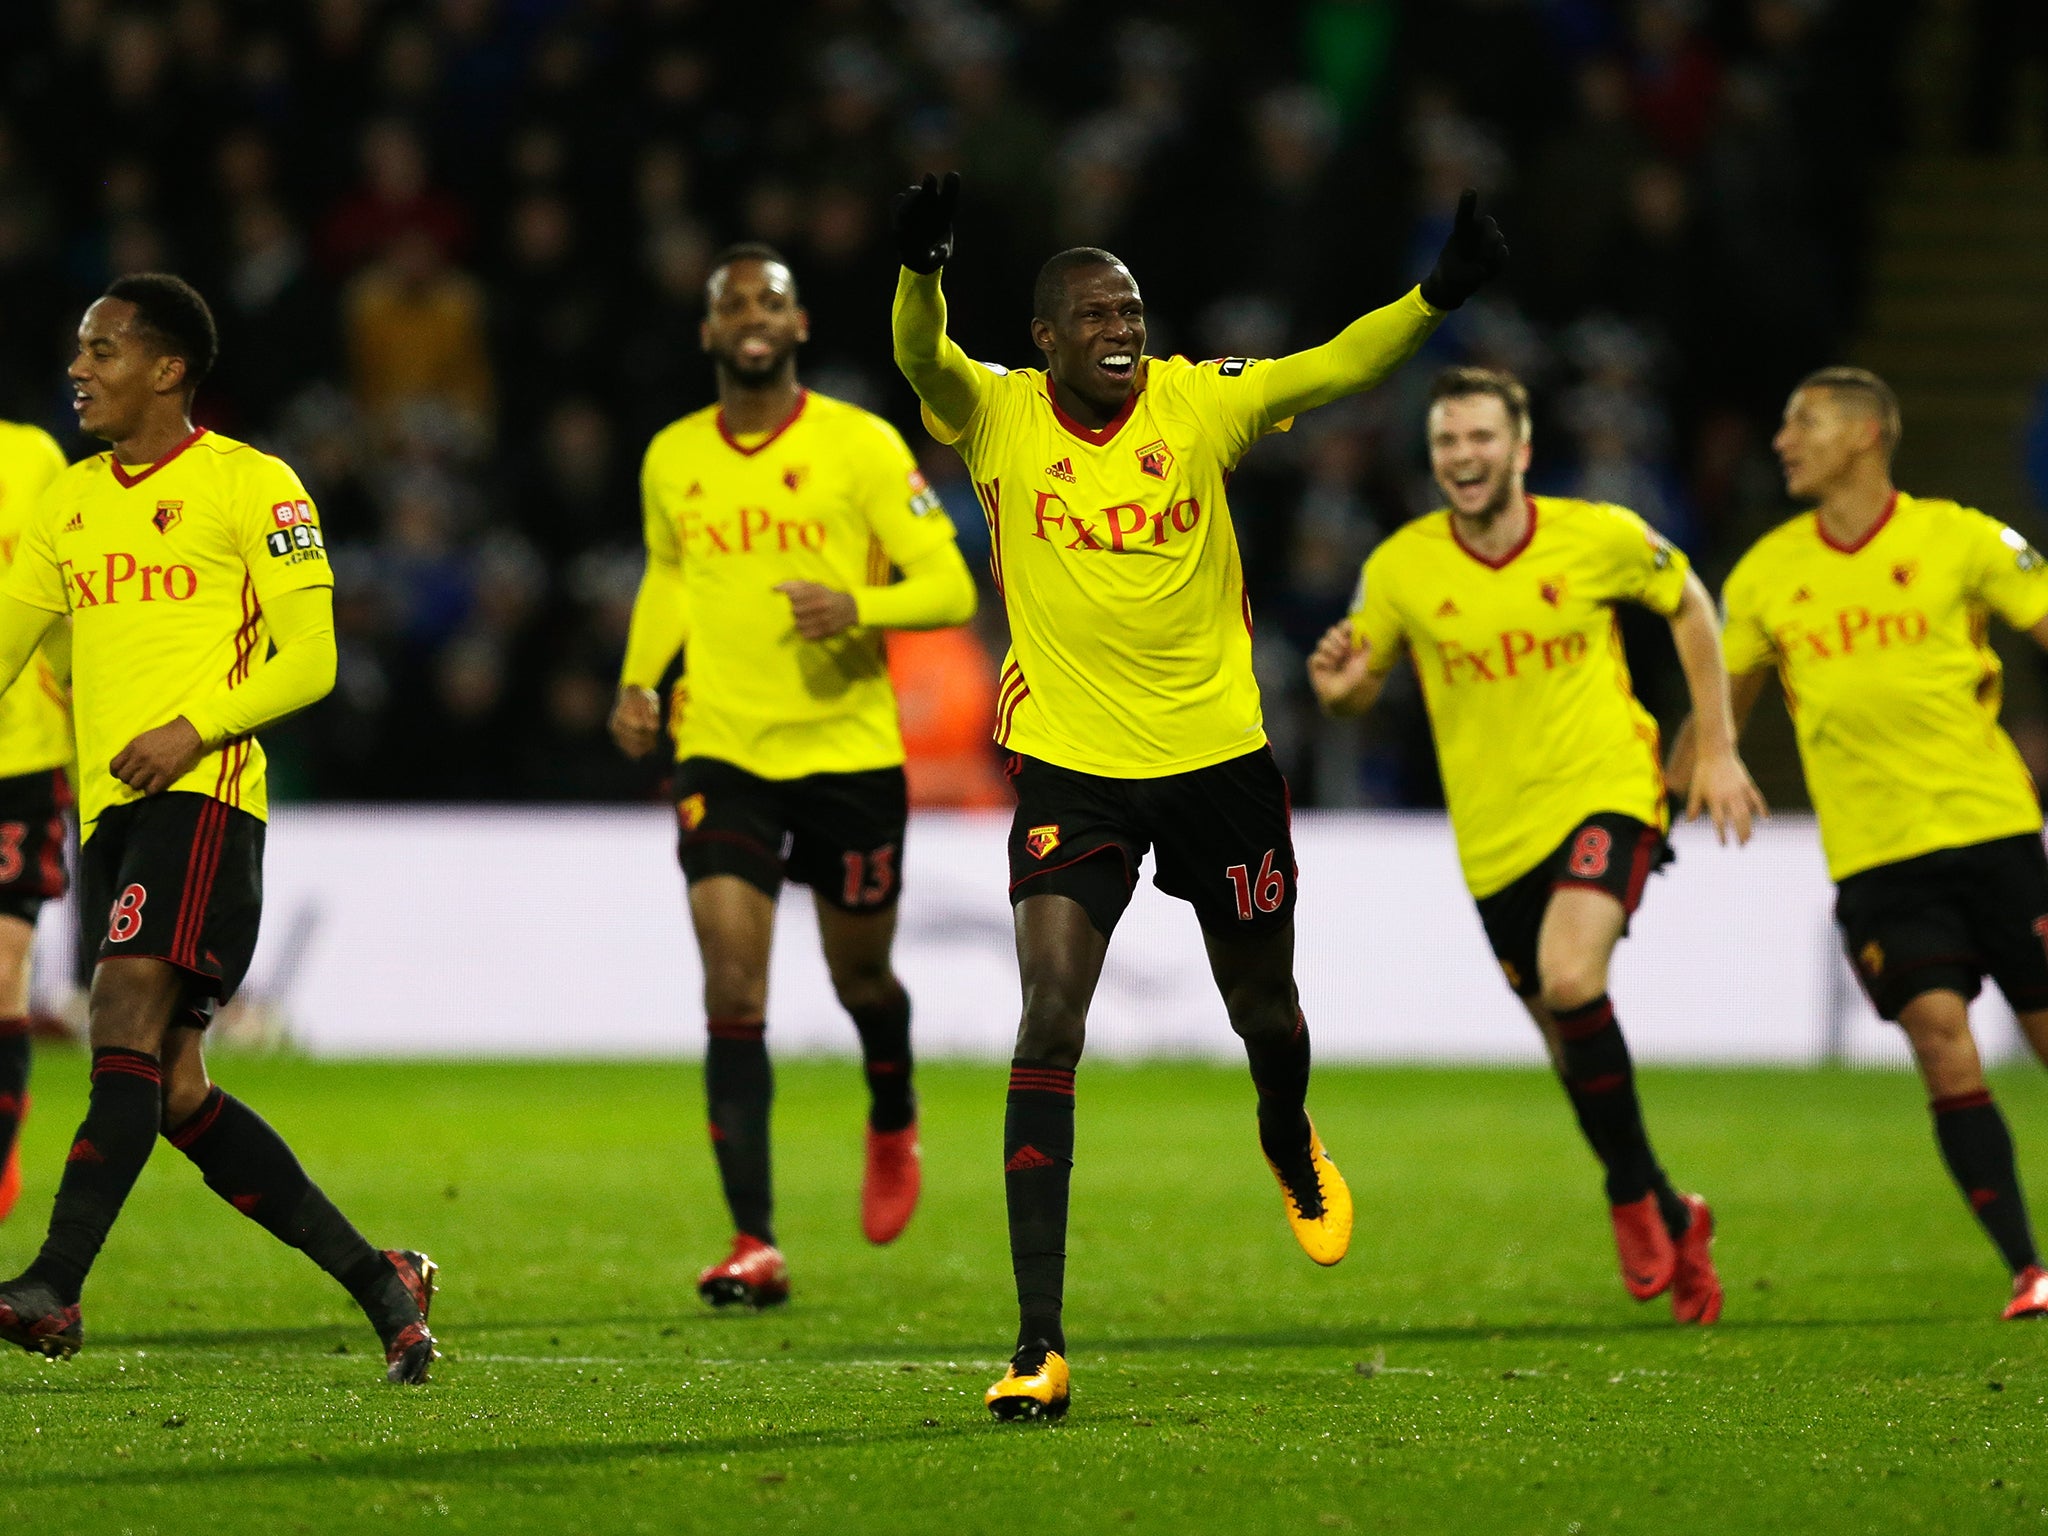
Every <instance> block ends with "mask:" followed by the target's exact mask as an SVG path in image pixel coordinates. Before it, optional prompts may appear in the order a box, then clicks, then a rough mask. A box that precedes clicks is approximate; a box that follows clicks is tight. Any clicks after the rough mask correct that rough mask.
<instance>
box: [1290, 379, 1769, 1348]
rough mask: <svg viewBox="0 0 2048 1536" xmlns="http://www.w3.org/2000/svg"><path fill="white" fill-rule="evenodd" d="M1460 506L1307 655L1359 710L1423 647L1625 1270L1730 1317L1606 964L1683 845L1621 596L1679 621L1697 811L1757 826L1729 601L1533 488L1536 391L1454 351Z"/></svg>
mask: <svg viewBox="0 0 2048 1536" xmlns="http://www.w3.org/2000/svg"><path fill="white" fill-rule="evenodd" d="M1428 443H1429V458H1430V468H1431V470H1432V472H1433V473H1434V475H1435V477H1436V483H1437V487H1438V489H1440V490H1441V491H1442V492H1443V496H1444V500H1445V502H1446V506H1445V508H1444V509H1443V510H1441V511H1438V512H1433V513H1431V514H1429V515H1428V516H1426V517H1422V518H1418V519H1417V520H1416V521H1414V522H1412V523H1410V524H1408V525H1407V526H1406V527H1404V528H1402V529H1401V530H1400V531H1399V532H1397V533H1395V534H1394V535H1393V536H1392V537H1390V538H1388V539H1387V540H1386V542H1385V543H1383V544H1381V545H1380V546H1379V548H1377V549H1376V550H1374V551H1373V553H1372V556H1371V558H1369V559H1368V560H1367V561H1366V563H1365V570H1364V573H1363V576H1362V577H1361V580H1360V583H1359V595H1358V599H1357V604H1356V607H1355V608H1354V611H1353V612H1352V614H1351V616H1350V617H1349V618H1348V619H1345V620H1344V621H1342V622H1340V623H1339V624H1337V625H1336V626H1334V627H1333V628H1332V629H1331V630H1330V632H1329V633H1328V634H1326V635H1325V636H1324V637H1323V639H1322V641H1321V643H1320V644H1319V645H1318V646H1317V647H1316V650H1315V653H1314V654H1313V655H1312V656H1311V657H1310V658H1309V681H1310V683H1311V685H1312V686H1313V687H1314V689H1315V692H1316V696H1317V698H1318V699H1319V700H1320V702H1321V703H1322V706H1323V708H1324V709H1325V710H1327V711H1329V712H1330V713H1332V714H1362V713H1364V712H1365V711H1366V710H1369V709H1370V708H1371V707H1372V705H1373V702H1374V701H1375V700H1376V699H1377V698H1378V697H1379V695H1380V691H1381V689H1382V688H1383V687H1384V686H1385V683H1386V679H1387V675H1388V674H1389V673H1390V672H1391V671H1392V670H1393V668H1394V666H1395V664H1396V663H1397V662H1398V661H1399V660H1400V658H1401V657H1402V655H1403V654H1407V655H1410V656H1412V657H1413V658H1414V662H1415V670H1416V675H1417V676H1418V678H1419V679H1420V680H1421V684H1422V695H1423V699H1424V700H1425V702H1426V704H1427V706H1428V710H1429V722H1430V728H1431V730H1432V732H1433V733H1434V735H1435V737H1436V746H1437V758H1438V761H1439V763H1440V764H1441V765H1442V772H1443V781H1444V799H1445V802H1446V804H1447V805H1448V806H1449V807H1450V815H1451V827H1452V830H1453V833H1454V835H1455V836H1456V838H1457V844H1458V857H1459V861H1460V863H1461V865H1462V866H1463V869H1464V874H1465V882H1466V885H1467V886H1468V887H1469V888H1470V890H1471V892H1472V896H1473V899H1474V900H1475V901H1476V902H1477V903H1478V906H1479V916H1480V921H1481V923H1482V924H1483V926H1484V927H1485V930H1486V937H1487V941H1488V942H1489V943H1490V944H1491V945H1492V948H1493V953H1494V957H1495V958H1496V959H1497V960H1498V961H1499V962H1500V968H1501V972H1502V974H1503V975H1504V976H1506V978H1507V982H1508V985H1509V986H1510V987H1512V988H1513V989H1514V992H1515V995H1516V996H1517V997H1519V998H1520V999H1521V1000H1522V1003H1523V1005H1524V1006H1525V1007H1526V1008H1527V1009H1528V1011H1529V1015H1530V1017H1531V1018H1532V1019H1534V1020H1535V1022H1536V1027H1537V1028H1538V1029H1539V1030H1541V1031H1542V1033H1543V1038H1544V1041H1545V1043H1546V1045H1547V1046H1548V1048H1549V1051H1550V1057H1551V1061H1552V1063H1553V1064H1554V1065H1555V1066H1556V1068H1557V1073H1558V1076H1559V1077H1560V1078H1561V1079H1562V1080H1563V1082H1564V1089H1565V1093H1566V1094H1567V1096H1568V1097H1569V1098H1570V1100H1571V1105H1572V1110H1573V1112H1574V1114H1576V1115H1577V1117H1578V1121H1579V1127H1580V1129H1581V1130H1582V1131H1583V1132H1584V1133H1585V1137H1586V1141H1587V1143H1588V1144H1589V1145H1590V1146H1591V1147H1592V1149H1593V1153H1594V1155H1595V1156H1596V1157H1598V1158H1599V1160H1600V1163H1601V1166H1602V1168H1603V1169H1604V1170H1605V1176H1606V1196H1607V1204H1608V1207H1609V1213H1610V1216H1611V1218H1612V1222H1613V1227H1614V1240H1615V1246H1616V1248H1617V1249H1618V1250H1619V1256H1620V1261H1621V1274H1622V1281H1623V1283H1624V1284H1625V1285H1626V1286H1627V1288H1628V1292H1629V1294H1630V1295H1631V1296H1634V1297H1635V1298H1636V1299H1637V1300H1638V1301H1647V1300H1649V1299H1650V1298H1652V1297H1655V1296H1661V1295H1663V1294H1665V1293H1666V1292H1669V1293H1670V1296H1671V1311H1672V1315H1673V1316H1674V1317H1676V1318H1677V1319H1678V1320H1679V1321H1680V1322H1685V1323H1711V1322H1713V1321H1714V1320H1715V1319H1716V1318H1718V1317H1719V1316H1720V1313H1721V1301H1722V1291H1721V1282H1720V1279H1719V1277H1718V1276H1717V1275H1716V1274H1715V1271H1714V1265H1713V1259H1712V1254H1711V1245H1712V1242H1713V1235H1714V1219H1713V1213H1712V1212H1711V1211H1710V1210H1709V1209H1708V1206H1707V1202H1706V1201H1705V1200H1704V1199H1702V1198H1701V1197H1700V1196H1698V1195H1694V1194H1687V1195H1681V1194H1679V1193H1678V1192H1677V1191H1676V1190H1675V1189H1674V1188H1673V1187H1672V1184H1671V1181H1670V1180H1669V1179H1668V1178H1667V1177H1666V1176H1665V1173H1664V1170H1663V1167H1662V1166H1661V1164H1660V1163H1659V1162H1658V1160H1657V1157H1656V1154H1655V1153H1654V1152H1653V1151H1652V1150H1651V1147H1650V1140H1649V1135H1648V1132H1647V1131H1646V1130H1645V1129H1644V1125H1643V1112H1642V1106H1641V1104H1640V1102H1639V1101H1638V1098H1637V1095H1636V1087H1635V1074H1634V1071H1633V1068H1632V1066H1631V1064H1630V1058H1629V1051H1628V1044H1627V1042H1626V1041H1625V1040H1624V1039H1623V1037H1622V1033H1621V1026H1620V1025H1619V1023H1617V1022H1616V1019H1615V1012H1614V1004H1613V1002H1612V1001H1611V1000H1610V999H1609V997H1608V989H1607V977H1608V964H1609V961H1610V960H1611V958H1612V957H1613V953H1614V947H1615V945H1616V944H1617V943H1619V942H1620V940H1621V938H1622V936H1623V935H1624V934H1625V933H1626V932H1627V931H1628V923H1629V918H1630V917H1631V916H1632V915H1633V914H1634V912H1635V910H1636V906H1637V903H1639V902H1640V901H1641V900H1642V897H1643V889H1644V886H1645V884H1646V883H1647V882H1648V880H1649V877H1650V875H1651V874H1652V873H1654V872H1655V871H1656V870H1658V869H1660V868H1661V867H1662V866H1663V865H1665V864H1666V863H1668V862H1669V861H1670V859H1671V850H1670V847H1669V845H1668V844H1667V843H1666V841H1665V831H1666V815H1665V786H1664V778H1663V772H1662V764H1661V762H1660V754H1659V749H1658V740H1657V727H1656V724H1655V722H1654V721H1653V720H1652V719H1651V718H1650V715H1649V713H1648V711H1646V710H1645V709H1644V708H1643V707H1642V705H1641V704H1639V703H1638V702H1637V701H1636V698H1635V695H1634V693H1633V691H1632V690H1631V688H1630V685H1629V671H1628V661H1627V658H1626V657H1625V656H1624V655H1623V653H1622V646H1621V631H1620V628H1619V626H1618V625H1617V624H1616V622H1615V615H1614V606H1615V604H1617V603H1635V604H1638V605H1640V606H1642V607H1645V608H1648V609H1650V610H1651V611H1652V612H1653V613H1657V614H1661V615H1662V616H1664V617H1665V618H1667V619H1669V620H1670V621H1671V637H1672V639H1673V641H1674V642H1675V643H1676V645H1677V649H1678V658H1679V662H1680V664H1681V665H1682V666H1683V668H1684V671H1685V680H1686V686H1687V688H1688V689H1689V690H1690V691H1691V694H1692V699H1693V704H1694V708H1695V711H1696V716H1695V718H1697V719H1698V720H1699V721H1701V722H1702V726H1701V743H1702V747H1701V758H1700V765H1699V770H1698V772H1697V773H1695V774H1694V775H1693V780H1692V792H1691V797H1690V799H1689V801H1688V805H1687V811H1688V814H1697V813H1699V812H1702V811H1704V812H1705V813H1706V814H1708V815H1710V816H1711V817H1712V818H1713V822H1714V826H1715V829H1716V831H1717V833H1719V834H1720V835H1721V836H1722V837H1723V838H1726V837H1727V836H1730V835H1732V836H1734V837H1735V838H1736V839H1737V840H1738V841H1747V840H1748V838H1749V834H1750V827H1751V823H1752V820H1753V818H1754V817H1756V816H1757V815H1759V814H1761V812H1762V810H1763V801H1762V799H1761V797H1760V796H1759V795H1758V794H1757V791H1756V787H1755V786H1754V785H1753V784H1752V783H1751V782H1750V778H1749V774H1748V772H1747V771H1746V770H1745V769H1744V768H1743V766H1742V763H1741V760H1740V759H1739V758H1738V757H1737V756H1736V753H1735V729H1734V725H1733V721H1732V717H1731V715H1730V708H1729V697H1728V680H1727V677H1726V675H1725V674H1724V673H1723V672H1722V669H1721V659H1720V651H1719V641H1718V636H1717V630H1716V625H1715V621H1714V610H1713V602H1712V599H1711V598H1710V597H1709V596H1708V594H1707V590H1706V588H1705V587H1704V586H1702V585H1701V584H1700V580H1699V578H1698V577H1697V576H1695V575H1693V573H1692V570H1691V568H1690V566H1689V565H1688V564H1687V562H1686V559H1685V556H1684V555H1683V554H1681V553H1680V552H1679V551H1678V550H1677V549H1675V548H1673V547H1672V545H1671V544H1670V543H1669V542H1668V541H1666V540H1665V539H1664V538H1662V537H1661V536H1659V535H1658V534H1657V533H1656V532H1655V531H1653V530H1652V529H1651V528H1650V527H1649V525H1648V524H1646V523H1645V522H1644V521H1643V520H1642V519H1641V518H1640V517H1637V516H1636V515H1635V514H1634V513H1633V512H1630V511H1628V510H1626V509H1625V508H1622V507H1614V506H1603V505H1597V504H1594V503H1591V502H1584V501H1572V500H1567V499H1563V498H1558V497H1549V496H1531V495H1529V493H1528V491H1527V490H1526V488H1525V486H1524V483H1523V477H1524V476H1525V475H1526V473H1527V472H1528V468H1529V461H1530V456H1531V453H1532V451H1533V444H1532V442H1531V437H1530V418H1529V396H1528V392H1527V391H1526V390H1525V389H1524V388H1523V387H1522V385H1521V383H1520V381H1518V380H1517V379H1515V378H1513V377H1512V376H1511V375H1508V374H1505V373H1500V372H1494V371H1490V370H1487V369H1481V368H1454V369H1451V370H1449V371H1447V372H1445V373H1443V374H1441V375H1440V376H1439V377H1438V378H1437V380H1436V381H1435V383H1434V384H1433V385H1432V386H1431V388H1430V407H1429V424H1428Z"/></svg>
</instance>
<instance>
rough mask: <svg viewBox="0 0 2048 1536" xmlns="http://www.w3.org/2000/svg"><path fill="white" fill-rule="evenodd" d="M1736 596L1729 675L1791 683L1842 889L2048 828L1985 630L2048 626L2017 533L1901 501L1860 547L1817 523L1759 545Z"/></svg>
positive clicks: (1728, 639) (1969, 515) (1831, 867)
mask: <svg viewBox="0 0 2048 1536" xmlns="http://www.w3.org/2000/svg"><path fill="white" fill-rule="evenodd" d="M1721 601H1722V606H1723V608H1724V610H1725V616H1726V617H1725V625H1724V628H1723V631H1722V647H1723V651H1724V654H1725V655H1726V657H1727V660H1728V670H1729V672H1730V673H1744V672H1756V671H1761V670H1762V669H1763V668H1765V667H1773V666H1774V667H1776V668H1777V670H1778V678H1779V681H1780V682H1782V683H1783V684H1784V689H1785V702H1786V704H1787V706H1788V707H1789V708H1790V710H1791V713H1792V723H1793V728H1794V730H1795V732H1796V734H1797V736H1798V740H1799V759H1800V763H1801V765H1802V766H1803V767H1804V768H1805V770H1806V787H1807V791H1808V793H1809V794H1810V795H1811V796H1812V797H1813V809H1814V813H1815V815H1816V816H1818V817H1819V819H1820V835H1821V844H1822V846H1823V847H1824V848H1825V849H1826V851H1827V857H1828V873H1829V874H1830V875H1832V876H1833V877H1834V878H1835V879H1837V880H1840V879H1842V878H1843V877H1844V876H1846V875H1853V874H1855V873H1856V872H1857V871H1858V870H1863V869H1870V868H1873V867H1875V866H1876V865H1879V864H1893V863H1896V862H1898V861H1899V860H1900V859H1910V858H1914V857H1916V856H1917V855H1919V854H1923V853H1931V852H1933V851H1934V850H1935V849H1937V848H1960V847H1965V846H1967V845H1968V844H1971V843H1982V842H1988V841H1990V840H1991V839H1993V838H1998V837H2014V836H2017V835H2019V834H2021V833H2025V832H2038V831H2039V830H2040V829H2041V804H2040V801H2039V800H2038V799H2037V798H2036V796H2035V793H2034V783H2033V780H2032V778H2031V777H2030V776H2029V775H2028V773H2027V769H2026V765H2025V764H2024V763H2022V762H2021V760H2020V755H2019V751H2018V749H2017V748H2016V747H2014V746H2013V743H2012V738H2011V737H2009V736H2007V735H2006V734H2005V731H2004V730H2003V729H2002V728H2001V727H2000V726H1999V723H1998V708H1999V703H2000V700H2001V698H2002V696H2003V675H2004V674H2003V669H2002V668H2001V667H2000V665H1999V661H1998V655H1997V653H1996V652H1994V651H1993V650H1992V649H1991V645H1990V642H1989V639H1988V636H1987V631H1988V628H1989V619H1990V616H1991V615H1992V614H1994V613H1995V614H1997V615H1998V616H1999V617H2000V618H2001V619H2004V620H2005V621H2006V622H2007V623H2008V624H2011V625H2012V626H2014V627H2015V628H2017V629H2028V628H2031V627H2032V626H2033V625H2035V624H2037V623H2039V622H2040V621H2041V619H2042V618H2044V617H2048V566H2044V564H2043V562H2042V558H2041V556H2040V555H2039V554H2038V553H2036V552H2035V550H2034V549H2033V548H2032V546H2030V545H2029V544H2028V543H2027V541H2026V540H2025V539H2023V538H2022V537H2020V535H2019V534H2017V533H2015V532H2013V530H2012V529H2010V528H2008V527H2006V526H2005V525H2004V524H2003V523H2000V522H1998V521H1997V520H1996V519H1994V518H1990V517H1987V516H1985V515H1984V514H1983V513H1982V512H1977V511H1973V510H1971V509H1970V508H1967V507H1960V506H1957V505H1956V504H1955V503H1954V502H1952V501H1928V500H1923V499H1921V498H1919V497H1916V496H1908V495H1906V494H1905V493H1904V492H1900V493H1899V494H1898V495H1897V496H1896V497H1895V498H1894V499H1893V502H1892V505H1891V507H1890V508H1889V509H1888V510H1887V512H1886V514H1885V516H1884V517H1883V518H1882V519H1881V520H1880V521H1879V522H1878V524H1877V526H1876V527H1874V528H1873V529H1872V530H1871V531H1870V533H1869V534H1867V535H1866V536H1865V538H1864V540H1863V542H1862V543H1860V544H1858V545H1856V546H1854V547H1853V548H1848V547H1844V546H1841V545H1837V544H1835V543H1833V542H1831V541H1830V540H1829V539H1828V537H1827V534H1826V532H1825V531H1824V530H1823V529H1822V527H1821V525H1820V520H1819V518H1818V516H1817V515H1816V514H1814V513H1811V512H1808V513H1804V514H1802V515H1801V516H1798V517H1795V518H1793V519H1792V520H1791V521H1790V522H1787V523H1783V524H1781V525H1779V526H1778V527H1777V528H1775V529H1773V530H1772V531H1771V532H1769V533H1767V534H1765V535H1764V536H1763V537H1762V538H1761V539H1759V540H1758V541H1757V542H1756V544H1755V546H1754V547H1753V548H1752V549H1751V550H1750V551H1749V553H1748V554H1746V555H1744V556H1743V557H1742V559H1741V560H1740V561H1739V562H1738V563H1737V564H1736V567H1735V569H1734V570H1733V571H1732V572H1730V573H1729V576H1728V582H1727V585H1726V586H1725V587H1724V588H1723V589H1722V593H1721Z"/></svg>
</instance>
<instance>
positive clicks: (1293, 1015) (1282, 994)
mask: <svg viewBox="0 0 2048 1536" xmlns="http://www.w3.org/2000/svg"><path fill="white" fill-rule="evenodd" d="M1223 1004H1224V1009H1225V1011H1226V1012H1227V1013H1228V1014H1229V1015H1230V1027H1231V1028H1232V1029H1234V1030H1236V1031H1237V1035H1238V1038H1239V1039H1241V1040H1285V1039H1287V1038H1288V1037H1289V1036H1291V1035H1292V1034H1293V1033H1294V1030H1295V1026H1296V1025H1298V1024H1299V1023H1300V1022H1301V1008H1300V1006H1299V1004H1298V1003H1297V1002H1296V999H1295V993H1294V988H1293V987H1292V986H1291V985H1289V986H1285V987H1240V988H1238V989H1237V990H1236V991H1235V992H1233V993H1231V994H1230V995H1229V996H1228V997H1226V998H1225V999H1224V1000H1223Z"/></svg>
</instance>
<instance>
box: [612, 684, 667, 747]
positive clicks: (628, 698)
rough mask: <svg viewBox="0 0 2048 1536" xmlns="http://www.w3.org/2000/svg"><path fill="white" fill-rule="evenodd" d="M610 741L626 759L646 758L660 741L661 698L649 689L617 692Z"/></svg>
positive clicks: (623, 689) (613, 707) (626, 689)
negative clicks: (617, 696)
mask: <svg viewBox="0 0 2048 1536" xmlns="http://www.w3.org/2000/svg"><path fill="white" fill-rule="evenodd" d="M611 732H612V740H613V741H615V742H617V743H618V744H619V750H620V751H621V752H623V753H625V754H626V756H628V757H636V758H637V757H645V756H646V755H647V754H648V753H649V752H652V751H653V750H654V744H655V743H656V742H658V741H660V740H661V696H660V695H659V694H657V693H656V692H655V691H654V690H653V689H652V688H625V687H622V688H620V689H619V699H618V702H617V703H616V704H614V705H612V718H611Z"/></svg>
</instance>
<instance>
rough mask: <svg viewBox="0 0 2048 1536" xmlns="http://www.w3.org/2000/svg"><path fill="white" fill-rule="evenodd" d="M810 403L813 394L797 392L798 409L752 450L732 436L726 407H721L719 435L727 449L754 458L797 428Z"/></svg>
mask: <svg viewBox="0 0 2048 1536" xmlns="http://www.w3.org/2000/svg"><path fill="white" fill-rule="evenodd" d="M810 403H811V392H810V391H809V390H808V389H799V390H798V391H797V392H796V409H795V410H793V411H791V412H790V413H789V414H788V415H787V416H785V417H784V418H783V419H782V424H781V425H780V426H778V427H777V428H775V430H774V431H772V432H770V433H769V434H768V435H767V436H766V437H764V438H762V439H761V441H759V442H758V443H756V444H754V446H753V447H751V448H749V447H747V446H745V445H744V444H742V443H741V442H740V441H739V440H738V439H736V438H735V437H734V436H733V435H732V429H731V428H729V427H728V426H726V424H725V407H724V406H722V405H721V406H720V407H719V408H718V435H719V436H720V437H722V438H724V439H725V445H726V447H728V448H730V449H732V451H733V452H734V453H744V454H745V455H747V457H749V458H752V457H753V456H754V455H755V454H757V453H759V452H760V451H761V450H762V449H763V448H766V447H767V446H768V445H769V444H770V443H772V442H774V441H775V439H777V438H778V437H780V436H782V434H783V433H785V432H787V431H788V430H789V429H790V428H791V427H793V426H795V425H796V419H797V417H799V416H801V415H803V413H804V407H805V406H807V405H809V404H810Z"/></svg>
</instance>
